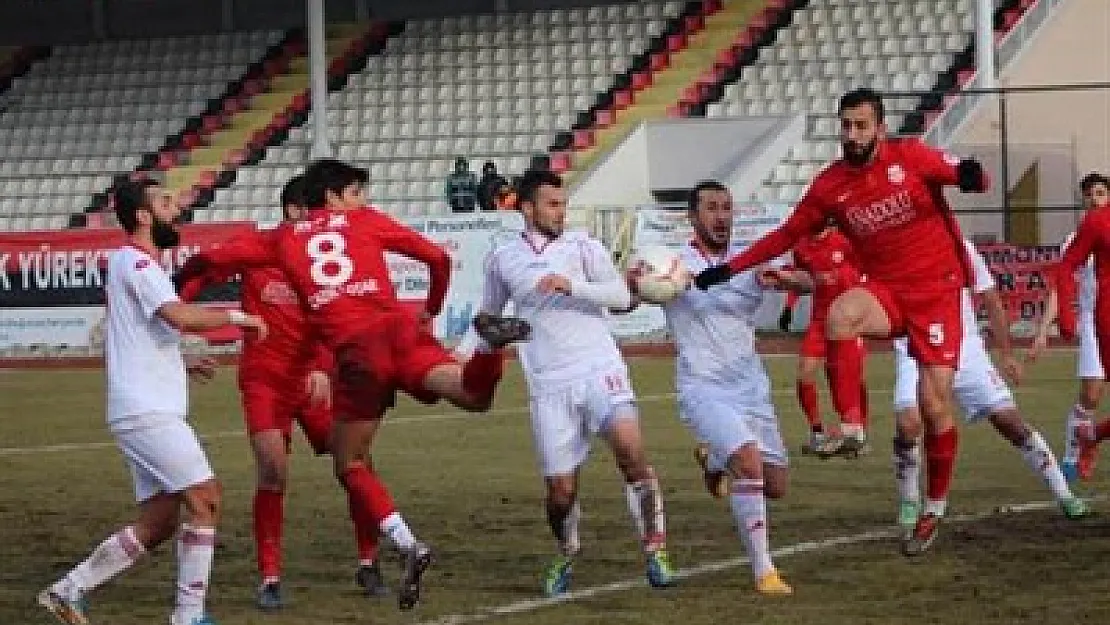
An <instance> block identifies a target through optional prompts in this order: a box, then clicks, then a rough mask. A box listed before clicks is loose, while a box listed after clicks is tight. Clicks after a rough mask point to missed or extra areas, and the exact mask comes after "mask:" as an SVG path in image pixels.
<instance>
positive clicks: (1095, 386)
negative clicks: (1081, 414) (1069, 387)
mask: <svg viewBox="0 0 1110 625" xmlns="http://www.w3.org/2000/svg"><path fill="white" fill-rule="evenodd" d="M1102 384H1103V383H1102V380H1092V379H1084V380H1083V382H1082V386H1081V387H1080V390H1079V405H1080V406H1081V407H1082V408H1083V409H1084V410H1088V411H1091V412H1094V411H1095V410H1098V405H1099V403H1101V401H1102Z"/></svg>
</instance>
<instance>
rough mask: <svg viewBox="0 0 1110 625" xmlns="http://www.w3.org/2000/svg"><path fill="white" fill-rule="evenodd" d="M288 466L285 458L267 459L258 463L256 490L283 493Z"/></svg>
mask: <svg viewBox="0 0 1110 625" xmlns="http://www.w3.org/2000/svg"><path fill="white" fill-rule="evenodd" d="M288 474H289V466H288V462H287V461H286V458H285V456H284V455H283V456H282V457H281V458H272V457H267V458H264V459H261V458H260V459H259V462H258V488H261V489H263V490H272V491H275V492H279V493H281V492H285V485H286V481H287V480H288Z"/></svg>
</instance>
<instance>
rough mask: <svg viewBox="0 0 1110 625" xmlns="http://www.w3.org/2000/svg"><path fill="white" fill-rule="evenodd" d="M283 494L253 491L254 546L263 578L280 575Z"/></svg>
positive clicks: (271, 491)
mask: <svg viewBox="0 0 1110 625" xmlns="http://www.w3.org/2000/svg"><path fill="white" fill-rule="evenodd" d="M284 508H285V493H282V492H279V491H276V490H266V489H263V488H259V489H257V490H256V491H254V544H255V552H256V554H257V557H258V573H259V575H261V576H262V577H263V578H267V577H279V576H280V575H281V528H282V523H283V520H284V519H283V517H284Z"/></svg>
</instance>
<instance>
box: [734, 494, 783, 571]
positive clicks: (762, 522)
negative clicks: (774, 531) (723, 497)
mask: <svg viewBox="0 0 1110 625" xmlns="http://www.w3.org/2000/svg"><path fill="white" fill-rule="evenodd" d="M729 504H730V505H731V506H732V518H733V519H736V529H737V531H739V532H740V539H741V540H742V541H744V548H745V549H747V551H748V558H750V559H751V561H752V573H754V574H755V578H756V579H759V578H761V577H763V576H764V575H766V574H768V573H770V572H771V571H773V570H774V569H775V564H774V563H773V562H771V548H770V545H769V544H768V539H767V500H766V499H765V498H764V497H763V480H752V479H745V478H741V479H738V480H733V482H732V495H730V496H729Z"/></svg>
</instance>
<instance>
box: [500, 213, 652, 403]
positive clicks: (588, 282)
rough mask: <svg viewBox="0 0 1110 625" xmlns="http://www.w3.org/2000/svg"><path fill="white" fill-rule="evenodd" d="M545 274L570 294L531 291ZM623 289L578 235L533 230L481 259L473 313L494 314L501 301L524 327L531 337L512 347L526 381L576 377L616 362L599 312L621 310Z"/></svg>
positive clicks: (597, 246) (599, 249)
mask: <svg viewBox="0 0 1110 625" xmlns="http://www.w3.org/2000/svg"><path fill="white" fill-rule="evenodd" d="M550 274H557V275H561V276H564V277H566V278H567V279H569V280H570V283H571V295H561V294H554V295H553V294H544V293H540V292H539V291H538V290H536V285H537V284H538V283H539V281H540V279H541V278H543V277H544V276H547V275H550ZM631 297H632V296H631V294H630V293H629V291H628V285H627V284H625V281H624V278H623V277H622V276H621V275H620V272H619V271H618V270H617V268H616V266H615V265H614V264H613V259H612V257H611V256H610V254H609V251H608V250H606V249H605V247H604V246H603V245H602V244H601V242H600V241H598V240H597V239H594V238H592V237H590V236H589V235H588V234H586V233H584V232H564V233H563V234H562V235H561V236H560V237H559V238H557V239H548V238H547V237H545V236H543V235H541V234H539V233H537V232H533V231H528V232H523V233H521V234H520V236H519V237H514V238H513V239H512V240H510V241H508V242H506V243H504V244H502V245H500V246H498V247H497V248H496V249H494V250H493V251H492V252H491V253H490V255H489V257H488V258H487V260H486V280H485V294H484V296H483V301H482V307H481V309H482V310H483V311H485V312H489V313H494V314H498V313H500V312H501V311H502V309H503V308H504V307H505V304H506V303H507V302H508V301H512V303H513V306H514V309H513V310H514V313H513V314H515V315H516V316H518V317H521V318H523V319H525V320H527V321H528V323H529V324H531V326H532V338H531V339H530V340H528V341H525V342H523V343H520V344H519V345H518V353H519V355H520V363H521V367H522V368H523V369H524V373H525V375H526V376H527V378H528V381H529V383H530V384H535V383H542V382H558V381H567V380H571V379H576V378H579V377H581V376H582V375H584V374H586V373H588V372H590V371H593V370H596V369H597V368H599V367H604V366H608V365H610V364H613V363H623V360H622V358H621V354H620V351H619V350H618V349H617V344H616V341H614V339H613V335H612V334H611V332H610V330H609V325H608V323H607V322H606V312H605V309H606V308H609V307H613V308H621V307H627V306H628V304H629V303H630V301H631Z"/></svg>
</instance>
